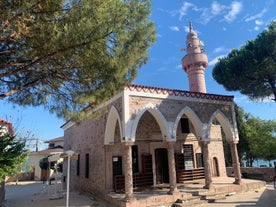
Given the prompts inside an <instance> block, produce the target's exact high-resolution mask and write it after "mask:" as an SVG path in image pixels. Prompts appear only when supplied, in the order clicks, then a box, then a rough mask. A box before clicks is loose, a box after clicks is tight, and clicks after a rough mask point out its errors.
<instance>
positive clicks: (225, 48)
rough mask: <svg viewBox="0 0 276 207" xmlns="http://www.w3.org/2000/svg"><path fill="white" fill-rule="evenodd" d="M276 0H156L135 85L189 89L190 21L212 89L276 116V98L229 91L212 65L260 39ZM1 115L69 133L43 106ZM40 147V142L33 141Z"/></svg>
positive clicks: (24, 127)
mask: <svg viewBox="0 0 276 207" xmlns="http://www.w3.org/2000/svg"><path fill="white" fill-rule="evenodd" d="M275 8H276V0H263V1H259V0H244V1H228V0H224V1H219V0H218V1H209V0H204V1H202V0H193V1H181V0H173V1H168V0H153V1H152V15H151V20H152V21H153V22H154V23H155V26H156V30H157V38H156V42H155V44H154V45H153V46H152V47H151V48H150V49H149V61H148V63H147V64H146V65H144V66H143V67H142V68H140V69H139V72H138V76H137V78H136V80H135V81H134V82H133V83H135V84H140V85H146V86H155V87H162V88H169V89H179V90H189V85H188V78H187V74H186V73H185V72H184V71H183V69H182V68H181V59H182V57H183V56H184V55H185V51H184V50H182V48H185V41H186V36H187V33H188V28H189V21H190V20H192V24H193V29H194V30H195V31H196V33H197V34H198V37H199V39H200V40H201V41H202V42H204V45H205V48H206V54H207V56H208V59H209V65H208V67H207V69H206V72H205V80H206V88H207V93H214V94H221V95H233V96H234V97H235V99H234V100H235V102H236V103H237V104H238V105H239V106H240V107H242V108H243V109H244V111H245V112H247V113H250V114H252V115H253V116H255V117H259V118H261V119H265V120H272V119H274V120H275V119H276V103H275V102H273V101H269V100H265V101H264V102H252V101H251V100H249V99H248V98H247V97H246V96H244V95H242V94H240V93H239V92H233V91H226V90H225V89H224V88H223V86H222V85H219V84H217V83H216V81H215V80H214V79H213V77H212V68H213V66H214V65H215V63H216V62H217V60H218V58H219V57H223V56H226V55H227V54H228V53H229V52H230V51H231V49H234V48H236V49H239V48H240V47H241V46H242V45H244V44H245V43H246V41H247V40H251V39H255V38H256V37H257V35H258V34H259V33H261V32H262V31H263V30H264V29H265V28H266V27H267V25H268V24H269V23H270V22H271V21H272V20H276V12H275ZM0 117H1V118H4V119H7V120H9V121H10V122H12V123H13V124H14V125H15V127H16V128H17V129H18V131H20V133H23V134H24V133H25V134H30V137H32V138H39V140H41V145H40V146H39V149H43V148H45V144H43V142H44V141H46V140H49V139H53V138H56V137H59V136H63V130H62V129H61V128H60V127H61V126H62V125H63V124H64V123H65V120H63V119H59V118H57V117H56V115H54V114H50V113H49V112H47V111H45V110H44V109H43V107H20V106H17V105H11V104H10V103H7V102H6V101H1V102H0ZM30 144H32V145H30V146H29V147H30V148H33V147H34V142H33V143H30Z"/></svg>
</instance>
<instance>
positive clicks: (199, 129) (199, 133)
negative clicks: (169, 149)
mask: <svg viewBox="0 0 276 207" xmlns="http://www.w3.org/2000/svg"><path fill="white" fill-rule="evenodd" d="M183 114H185V115H186V116H187V118H188V119H189V120H190V121H191V122H192V124H193V127H194V129H195V131H196V137H197V139H199V140H203V139H204V136H203V124H202V122H201V121H200V119H199V118H198V116H197V115H196V113H195V112H194V111H193V110H192V109H191V108H190V107H188V106H185V107H184V108H183V109H182V110H181V111H180V112H179V113H178V115H177V117H176V120H175V122H174V125H173V129H172V135H173V137H176V131H177V126H178V123H179V121H180V119H181V117H182V116H183Z"/></svg>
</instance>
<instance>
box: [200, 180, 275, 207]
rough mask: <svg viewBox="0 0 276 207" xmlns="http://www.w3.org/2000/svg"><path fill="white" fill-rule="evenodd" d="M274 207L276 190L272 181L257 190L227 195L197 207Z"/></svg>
mask: <svg viewBox="0 0 276 207" xmlns="http://www.w3.org/2000/svg"><path fill="white" fill-rule="evenodd" d="M253 206H254V207H276V190H275V189H274V187H273V185H272V183H271V184H267V186H266V187H262V188H260V189H258V190H254V191H248V192H242V193H238V194H235V195H232V196H227V197H226V199H225V200H219V201H217V202H215V203H206V204H201V205H199V206H198V207H253Z"/></svg>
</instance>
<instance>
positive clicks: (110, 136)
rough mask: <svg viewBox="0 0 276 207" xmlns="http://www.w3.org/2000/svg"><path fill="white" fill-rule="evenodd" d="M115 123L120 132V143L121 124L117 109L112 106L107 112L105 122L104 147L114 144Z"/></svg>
mask: <svg viewBox="0 0 276 207" xmlns="http://www.w3.org/2000/svg"><path fill="white" fill-rule="evenodd" d="M117 122H118V125H119V130H120V140H121V141H122V122H121V119H120V115H119V113H118V111H117V109H116V108H115V107H114V106H112V107H111V108H110V110H109V113H108V116H107V121H106V127H105V134H104V144H105V145H109V144H113V143H114V135H115V129H116V124H117Z"/></svg>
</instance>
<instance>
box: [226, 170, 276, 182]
mask: <svg viewBox="0 0 276 207" xmlns="http://www.w3.org/2000/svg"><path fill="white" fill-rule="evenodd" d="M226 171H227V176H229V177H230V176H231V174H232V172H233V168H232V167H227V168H226ZM241 174H242V177H243V178H249V179H258V180H264V181H267V182H271V181H273V177H274V176H276V174H275V169H274V168H273V167H241Z"/></svg>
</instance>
